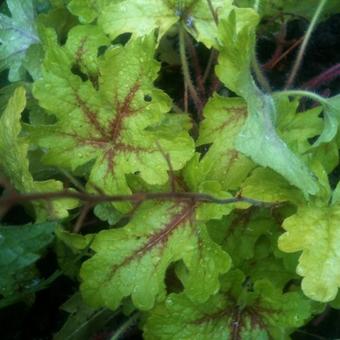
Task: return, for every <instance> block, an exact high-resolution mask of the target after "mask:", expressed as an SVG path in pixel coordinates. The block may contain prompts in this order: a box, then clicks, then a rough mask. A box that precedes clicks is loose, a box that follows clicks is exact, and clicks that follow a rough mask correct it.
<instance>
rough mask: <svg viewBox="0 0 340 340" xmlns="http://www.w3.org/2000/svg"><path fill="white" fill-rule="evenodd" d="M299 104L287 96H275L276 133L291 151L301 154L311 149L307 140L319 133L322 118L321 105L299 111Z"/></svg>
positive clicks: (321, 126)
mask: <svg viewBox="0 0 340 340" xmlns="http://www.w3.org/2000/svg"><path fill="white" fill-rule="evenodd" d="M299 105H300V103H299V100H292V101H290V100H289V98H288V97H287V96H280V97H276V98H275V107H276V112H277V121H276V128H277V133H278V135H279V136H280V137H281V138H282V140H283V141H284V142H285V143H287V145H288V146H289V148H290V149H291V150H292V151H293V152H295V153H296V154H300V155H302V154H304V153H306V152H307V151H309V150H311V149H312V146H311V144H310V142H309V140H310V139H312V138H314V137H316V136H318V135H320V133H321V132H322V128H323V120H322V118H321V117H319V115H320V113H321V110H322V108H321V107H315V108H313V109H310V110H307V111H304V112H300V111H299Z"/></svg>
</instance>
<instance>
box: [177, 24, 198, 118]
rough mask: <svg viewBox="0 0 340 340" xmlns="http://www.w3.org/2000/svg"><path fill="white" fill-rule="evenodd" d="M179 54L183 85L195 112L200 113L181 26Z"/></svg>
mask: <svg viewBox="0 0 340 340" xmlns="http://www.w3.org/2000/svg"><path fill="white" fill-rule="evenodd" d="M179 53H180V57H181V63H182V72H183V77H184V83H185V84H186V85H187V86H188V88H189V91H190V95H191V97H192V99H193V101H194V104H195V106H196V109H197V111H198V112H199V113H200V112H201V109H202V103H201V100H200V99H199V97H198V94H197V92H196V89H195V87H194V85H193V83H192V81H191V77H190V70H189V65H188V62H187V56H186V52H185V31H184V27H183V26H182V25H181V26H180V29H179Z"/></svg>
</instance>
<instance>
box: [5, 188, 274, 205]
mask: <svg viewBox="0 0 340 340" xmlns="http://www.w3.org/2000/svg"><path fill="white" fill-rule="evenodd" d="M61 198H74V199H78V200H80V201H83V202H90V203H92V204H98V203H103V202H122V201H128V202H135V203H136V202H142V201H195V202H204V203H215V204H230V203H237V202H245V203H249V204H252V205H256V206H272V205H275V204H276V203H275V202H274V203H267V202H262V201H258V200H255V199H252V198H247V197H240V196H235V197H231V198H218V197H215V196H212V195H209V194H205V193H197V192H147V193H143V192H141V193H135V194H131V195H105V194H96V195H95V194H89V193H84V192H77V191H72V190H64V191H59V192H46V193H40V192H37V193H29V194H17V193H13V194H12V195H9V196H2V197H0V205H2V204H4V205H6V204H13V203H20V202H31V201H39V200H47V201H52V200H56V199H61Z"/></svg>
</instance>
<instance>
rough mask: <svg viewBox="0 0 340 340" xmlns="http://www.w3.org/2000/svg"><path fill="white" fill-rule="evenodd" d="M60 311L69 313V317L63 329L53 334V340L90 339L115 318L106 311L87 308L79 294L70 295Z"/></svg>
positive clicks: (111, 313) (110, 312)
mask: <svg viewBox="0 0 340 340" xmlns="http://www.w3.org/2000/svg"><path fill="white" fill-rule="evenodd" d="M61 309H62V310H63V311H65V312H67V313H69V316H68V318H67V320H66V322H65V324H64V325H63V327H62V328H61V329H60V330H59V331H58V333H56V334H54V336H53V339H54V340H83V339H90V338H91V337H93V336H94V335H95V334H96V332H99V331H101V330H102V329H103V328H104V326H105V325H106V324H107V323H108V322H109V321H110V320H112V319H113V317H114V316H115V314H114V313H113V312H112V311H110V310H108V309H103V308H101V309H96V308H92V307H89V306H88V305H87V304H86V303H85V302H84V301H83V299H82V297H81V295H80V293H75V294H74V295H72V296H71V297H70V298H69V299H68V300H67V301H66V302H65V303H64V304H63V305H62V306H61Z"/></svg>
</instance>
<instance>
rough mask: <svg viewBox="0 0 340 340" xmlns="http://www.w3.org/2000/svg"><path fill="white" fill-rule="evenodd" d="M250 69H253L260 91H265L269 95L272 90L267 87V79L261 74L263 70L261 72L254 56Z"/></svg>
mask: <svg viewBox="0 0 340 340" xmlns="http://www.w3.org/2000/svg"><path fill="white" fill-rule="evenodd" d="M252 68H253V71H254V73H255V76H256V80H257V81H258V82H259V84H260V85H261V87H262V89H263V90H265V91H266V92H267V93H271V92H272V89H271V87H270V85H269V82H268V80H267V78H266V77H265V75H264V74H263V70H262V68H261V66H260V64H259V62H258V60H257V58H256V56H254V57H253V59H252Z"/></svg>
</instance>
